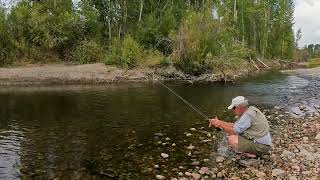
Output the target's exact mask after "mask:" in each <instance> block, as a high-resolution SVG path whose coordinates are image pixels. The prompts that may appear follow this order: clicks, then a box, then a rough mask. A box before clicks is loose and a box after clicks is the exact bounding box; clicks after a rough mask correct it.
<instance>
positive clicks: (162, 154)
mask: <svg viewBox="0 0 320 180" xmlns="http://www.w3.org/2000/svg"><path fill="white" fill-rule="evenodd" d="M161 156H162V157H163V158H165V159H166V158H168V157H169V155H168V154H166V153H161Z"/></svg>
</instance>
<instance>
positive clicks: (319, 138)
mask: <svg viewBox="0 0 320 180" xmlns="http://www.w3.org/2000/svg"><path fill="white" fill-rule="evenodd" d="M315 140H320V132H319V133H318V134H317V135H316V137H315Z"/></svg>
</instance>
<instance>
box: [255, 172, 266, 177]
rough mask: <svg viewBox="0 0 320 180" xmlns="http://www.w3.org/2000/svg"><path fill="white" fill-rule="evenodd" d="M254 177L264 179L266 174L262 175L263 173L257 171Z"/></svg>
mask: <svg viewBox="0 0 320 180" xmlns="http://www.w3.org/2000/svg"><path fill="white" fill-rule="evenodd" d="M256 176H257V177H258V178H264V177H266V174H265V173H263V172H260V171H258V172H256Z"/></svg>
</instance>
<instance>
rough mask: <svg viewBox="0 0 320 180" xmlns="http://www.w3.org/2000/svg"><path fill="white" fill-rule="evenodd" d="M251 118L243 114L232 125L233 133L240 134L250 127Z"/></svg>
mask: <svg viewBox="0 0 320 180" xmlns="http://www.w3.org/2000/svg"><path fill="white" fill-rule="evenodd" d="M251 121H252V118H251V116H250V115H248V114H243V115H242V116H241V117H240V119H239V120H238V121H236V122H235V123H234V131H235V132H236V133H237V134H242V133H243V132H244V131H245V130H246V129H248V128H249V127H250V126H251Z"/></svg>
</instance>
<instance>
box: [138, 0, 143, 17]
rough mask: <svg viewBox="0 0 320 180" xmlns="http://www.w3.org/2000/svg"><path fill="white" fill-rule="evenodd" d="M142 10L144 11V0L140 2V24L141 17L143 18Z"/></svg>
mask: <svg viewBox="0 0 320 180" xmlns="http://www.w3.org/2000/svg"><path fill="white" fill-rule="evenodd" d="M142 10H143V0H140V13H139V22H140V21H141V17H142Z"/></svg>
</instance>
